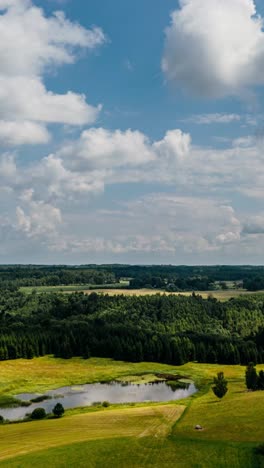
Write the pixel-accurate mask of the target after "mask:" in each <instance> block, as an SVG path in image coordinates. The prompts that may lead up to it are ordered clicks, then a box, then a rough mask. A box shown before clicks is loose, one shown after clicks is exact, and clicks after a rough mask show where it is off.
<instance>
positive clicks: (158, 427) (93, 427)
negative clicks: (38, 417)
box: [0, 405, 184, 460]
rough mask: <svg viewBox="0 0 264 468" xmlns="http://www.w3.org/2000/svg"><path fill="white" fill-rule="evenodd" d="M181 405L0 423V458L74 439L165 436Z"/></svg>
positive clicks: (180, 412)
mask: <svg viewBox="0 0 264 468" xmlns="http://www.w3.org/2000/svg"><path fill="white" fill-rule="evenodd" d="M183 411H184V406H180V405H179V406H177V405H167V406H153V407H152V406H148V407H145V408H129V409H118V410H116V409H113V410H112V409H110V410H108V411H99V412H97V413H88V414H79V415H75V416H69V417H64V418H62V419H51V420H45V421H37V422H30V423H21V424H10V425H4V426H0V460H4V459H6V458H12V457H14V456H18V455H22V454H25V453H30V452H34V451H38V450H43V449H47V448H51V447H57V446H60V445H67V444H73V443H75V442H80V441H86V440H94V439H107V438H113V437H128V436H129V437H143V436H153V437H159V438H160V437H165V436H166V435H168V433H169V432H170V430H171V427H172V425H173V424H174V423H175V422H176V420H177V419H178V418H179V417H180V416H181V414H182V413H183Z"/></svg>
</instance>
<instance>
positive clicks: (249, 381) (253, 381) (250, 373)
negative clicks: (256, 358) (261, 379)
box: [246, 362, 258, 390]
mask: <svg viewBox="0 0 264 468" xmlns="http://www.w3.org/2000/svg"><path fill="white" fill-rule="evenodd" d="M246 386H247V388H248V389H249V390H256V389H257V387H258V374H257V371H256V368H255V364H254V363H253V362H250V363H249V364H248V366H247V369H246Z"/></svg>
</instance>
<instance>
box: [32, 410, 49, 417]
mask: <svg viewBox="0 0 264 468" xmlns="http://www.w3.org/2000/svg"><path fill="white" fill-rule="evenodd" d="M46 416H47V415H46V411H45V410H44V408H35V409H34V411H32V413H31V416H30V417H31V419H44V418H45V417H46Z"/></svg>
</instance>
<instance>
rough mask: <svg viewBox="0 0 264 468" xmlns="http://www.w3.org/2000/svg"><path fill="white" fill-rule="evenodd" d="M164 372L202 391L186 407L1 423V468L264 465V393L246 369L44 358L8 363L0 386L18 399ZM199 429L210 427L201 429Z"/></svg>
mask: <svg viewBox="0 0 264 468" xmlns="http://www.w3.org/2000/svg"><path fill="white" fill-rule="evenodd" d="M260 369H264V366H263V365H262V366H258V370H260ZM220 370H222V371H224V373H225V376H226V378H227V379H228V383H229V391H228V393H227V395H226V397H225V398H224V399H223V400H222V401H220V402H219V401H218V400H217V399H216V398H215V396H214V395H213V393H212V391H211V389H210V383H211V381H212V378H213V376H215V375H216V373H217V372H218V371H220ZM161 371H164V372H165V371H167V372H172V373H174V374H179V373H180V374H182V375H187V376H189V377H191V378H192V379H193V380H194V381H195V382H196V384H197V385H198V386H199V388H200V391H199V392H198V394H196V395H195V396H192V397H190V398H189V399H186V400H182V401H180V402H174V403H165V404H149V403H146V404H143V405H142V404H141V405H135V406H129V405H124V406H122V405H120V406H119V405H113V406H110V407H109V408H106V409H99V408H98V409H92V408H90V409H89V408H86V409H76V410H70V411H67V412H66V415H65V416H64V417H63V418H62V419H59V420H44V421H39V422H29V423H21V424H11V425H3V426H2V427H0V467H2V466H3V467H11V468H13V467H21V468H24V467H25V468H26V467H32V466H37V467H44V466H48V465H50V466H53V467H67V466H76V467H79V466H80V467H86V466H88V467H95V466H96V467H104V466H116V467H123V466H128V467H141V466H143V467H144V466H154V467H160V466H164V467H165V466H166V467H167V466H169V467H170V466H171V467H172V466H179V467H206V468H207V467H218V466H219V467H229V466H230V467H231V466H232V467H241V468H242V467H243V468H247V467H256V468H257V467H261V466H264V465H263V460H261V459H260V458H258V456H257V455H256V453H255V451H254V448H255V447H256V446H258V445H259V444H260V443H262V442H263V414H264V394H263V393H262V392H248V391H246V387H245V383H244V372H245V368H244V367H242V366H224V365H221V366H219V365H209V364H196V363H188V364H186V365H184V366H181V367H175V366H167V365H161V364H156V363H139V364H131V363H124V362H115V361H111V360H109V359H90V360H87V361H86V360H82V359H71V360H67V361H63V360H60V359H54V358H52V357H45V358H38V359H33V360H30V361H26V360H18V361H8V362H2V363H1V364H0V382H1V387H0V388H1V394H2V395H7V394H12V395H14V393H18V392H21V391H29V390H30V391H44V389H48V388H55V387H58V386H60V385H63V384H71V383H75V384H78V383H84V382H94V381H100V380H103V379H106V380H110V379H113V378H118V377H119V378H120V377H121V376H129V380H132V381H133V377H132V376H134V380H135V381H136V379H139V377H138V375H142V374H144V375H147V374H149V373H155V372H161ZM12 382H13V384H12ZM196 424H200V425H201V426H202V427H203V428H204V430H202V431H195V429H194V426H195V425H196Z"/></svg>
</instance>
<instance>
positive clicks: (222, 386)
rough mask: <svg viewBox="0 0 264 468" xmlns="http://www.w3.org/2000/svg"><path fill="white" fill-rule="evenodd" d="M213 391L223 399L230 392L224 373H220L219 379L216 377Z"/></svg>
mask: <svg viewBox="0 0 264 468" xmlns="http://www.w3.org/2000/svg"><path fill="white" fill-rule="evenodd" d="M212 390H213V392H214V394H215V396H217V397H218V398H220V399H221V398H223V397H224V396H225V394H226V393H227V391H228V388H227V380H226V379H225V377H224V373H223V372H218V374H217V377H214V386H213V387H212Z"/></svg>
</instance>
